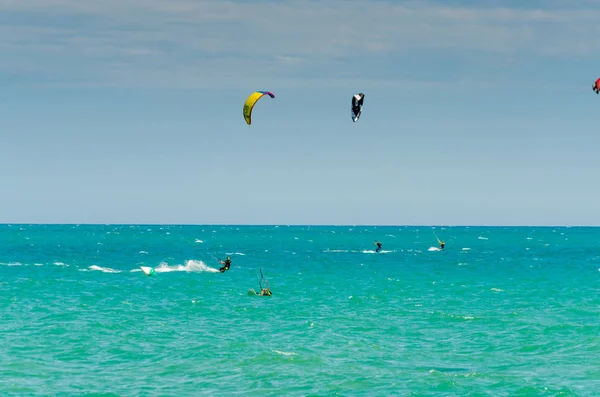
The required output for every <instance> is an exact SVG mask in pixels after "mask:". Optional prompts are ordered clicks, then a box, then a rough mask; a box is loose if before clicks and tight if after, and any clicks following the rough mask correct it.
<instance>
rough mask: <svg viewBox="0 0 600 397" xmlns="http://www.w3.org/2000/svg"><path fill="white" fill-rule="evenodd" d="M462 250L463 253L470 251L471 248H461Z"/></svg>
mask: <svg viewBox="0 0 600 397" xmlns="http://www.w3.org/2000/svg"><path fill="white" fill-rule="evenodd" d="M462 250H463V251H471V248H469V247H466V248H463V249H462Z"/></svg>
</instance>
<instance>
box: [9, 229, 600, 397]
mask: <svg viewBox="0 0 600 397" xmlns="http://www.w3.org/2000/svg"><path fill="white" fill-rule="evenodd" d="M435 231H436V233H437V234H438V236H439V237H440V238H443V239H444V240H445V241H446V244H447V246H446V250H444V251H443V252H436V251H428V249H429V247H431V246H432V245H435V244H436V239H435V237H434V235H433V233H432V229H431V228H429V227H362V226H355V227H333V226H332V227H300V226H297V227H287V226H279V227H275V226H264V227H263V226H260V227H259V226H254V227H250V226H240V227H236V226H193V227H192V226H129V225H125V226H114V225H102V226H101V225H98V226H73V225H52V226H50V225H4V226H0V243H1V244H2V246H3V247H4V249H3V251H2V253H1V256H0V274H1V278H0V305H1V308H2V311H1V315H0V332H1V334H2V344H0V395H3V396H29V395H31V396H41V395H49V396H50V395H51V396H71V395H73V396H199V395H206V396H231V395H249V394H257V393H259V394H261V395H271V396H282V395H285V396H329V395H341V396H390V395H399V396H439V395H446V396H452V395H455V396H594V395H596V394H597V390H600V369H599V368H600V366H599V364H600V333H599V332H598V330H599V329H600V327H599V326H600V317H599V314H600V298H599V297H598V293H597V291H598V288H597V285H598V281H599V280H598V278H599V276H600V272H599V268H600V250H599V248H600V246H599V244H598V241H600V229H595V228H509V227H506V228H505V227H497V228H483V227H482V228H474V227H472V228H465V227H447V228H436V229H435ZM376 239H377V240H381V241H382V242H383V251H382V252H381V253H374V251H373V249H374V248H375V246H374V244H373V241H374V240H376ZM226 255H230V256H231V258H232V266H231V270H230V271H228V272H226V273H218V272H216V269H218V268H219V266H220V265H219V264H218V263H217V262H216V258H217V257H220V258H224V257H225V256H226ZM139 266H151V267H155V268H156V269H157V274H156V275H155V276H151V277H148V276H145V275H144V274H143V273H142V272H141V271H140V269H139ZM260 268H262V269H263V271H264V273H265V276H266V277H267V279H268V281H269V284H270V286H271V288H272V290H273V296H272V297H258V296H249V295H248V290H250V289H255V290H258V287H259V285H258V276H259V269H260Z"/></svg>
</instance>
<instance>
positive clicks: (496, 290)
mask: <svg viewBox="0 0 600 397" xmlns="http://www.w3.org/2000/svg"><path fill="white" fill-rule="evenodd" d="M490 289H491V290H492V291H494V292H504V290H503V289H500V288H490Z"/></svg>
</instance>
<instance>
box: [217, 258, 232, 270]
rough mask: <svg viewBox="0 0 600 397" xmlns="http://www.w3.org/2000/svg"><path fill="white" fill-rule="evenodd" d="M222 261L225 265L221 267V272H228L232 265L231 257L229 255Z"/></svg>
mask: <svg viewBox="0 0 600 397" xmlns="http://www.w3.org/2000/svg"><path fill="white" fill-rule="evenodd" d="M220 262H221V265H223V267H221V268H220V269H219V271H220V272H221V273H223V272H226V271H227V270H229V267H230V266H231V259H230V258H229V257H227V258H226V259H225V261H220Z"/></svg>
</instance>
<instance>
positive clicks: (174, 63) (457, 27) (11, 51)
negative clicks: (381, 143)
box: [0, 0, 600, 88]
mask: <svg viewBox="0 0 600 397" xmlns="http://www.w3.org/2000/svg"><path fill="white" fill-rule="evenodd" d="M530 4H534V5H529V6H528V7H526V8H524V7H519V8H514V7H513V8H508V7H506V6H505V7H490V6H485V7H483V6H477V5H469V3H462V4H459V5H456V4H455V5H448V3H447V2H443V3H442V2H426V1H419V2H396V1H394V2H387V1H374V0H330V1H312V0H297V1H285V0H281V1H261V2H251V1H244V2H235V1H218V0H203V1H192V0H103V1H100V0H95V1H94V0H86V1H80V0H0V14H1V15H2V16H1V17H0V37H2V40H1V41H0V51H2V53H3V57H2V59H1V60H0V73H3V74H5V76H8V75H11V76H12V74H11V73H17V72H19V73H21V77H27V76H29V77H30V78H31V79H32V80H33V81H35V82H36V84H37V83H39V81H40V80H42V81H44V82H46V83H51V84H71V85H72V84H85V85H90V84H91V85H99V86H102V85H133V86H143V87H196V88H198V87H215V86H236V87H237V86H244V85H245V84H248V76H253V79H255V80H259V81H260V80H266V79H271V80H278V81H279V82H280V83H285V82H290V81H292V80H296V82H298V81H302V80H306V79H312V78H321V79H324V81H325V82H326V81H328V79H329V78H331V81H332V83H333V82H334V80H335V79H339V78H340V74H339V70H340V67H341V66H342V64H345V67H346V69H349V70H352V71H353V72H352V73H355V74H354V75H352V73H345V76H346V78H354V79H356V78H360V77H362V78H364V74H365V71H368V70H369V68H372V67H373V63H374V62H377V63H378V64H382V65H388V66H389V65H391V64H392V63H393V62H392V61H391V60H394V59H398V58H399V57H404V59H403V62H405V63H404V64H403V67H404V68H405V69H411V68H412V69H414V70H415V72H416V71H417V70H418V69H419V61H418V59H419V57H420V56H423V55H425V56H427V57H429V58H430V59H432V58H433V59H435V58H436V56H437V57H438V58H437V60H438V61H440V60H441V59H444V58H443V57H444V56H450V57H451V59H450V60H452V59H454V60H456V59H459V58H461V57H464V58H468V57H471V56H473V55H475V56H477V55H481V54H486V56H487V57H488V59H490V60H493V61H497V60H506V59H512V60H514V59H526V58H527V57H532V56H535V55H538V56H544V57H555V58H559V59H562V58H564V57H582V58H585V57H590V56H593V55H594V54H595V53H596V52H597V37H600V26H598V25H597V20H598V18H600V8H599V7H598V3H597V2H595V1H587V2H578V6H577V7H568V6H567V3H564V2H552V1H548V2H537V3H530ZM411 59H412V60H411ZM493 61H492V62H493ZM405 76H406V75H405V74H404V75H403V74H399V76H398V78H405ZM300 84H301V83H300ZM251 85H252V84H251Z"/></svg>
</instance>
